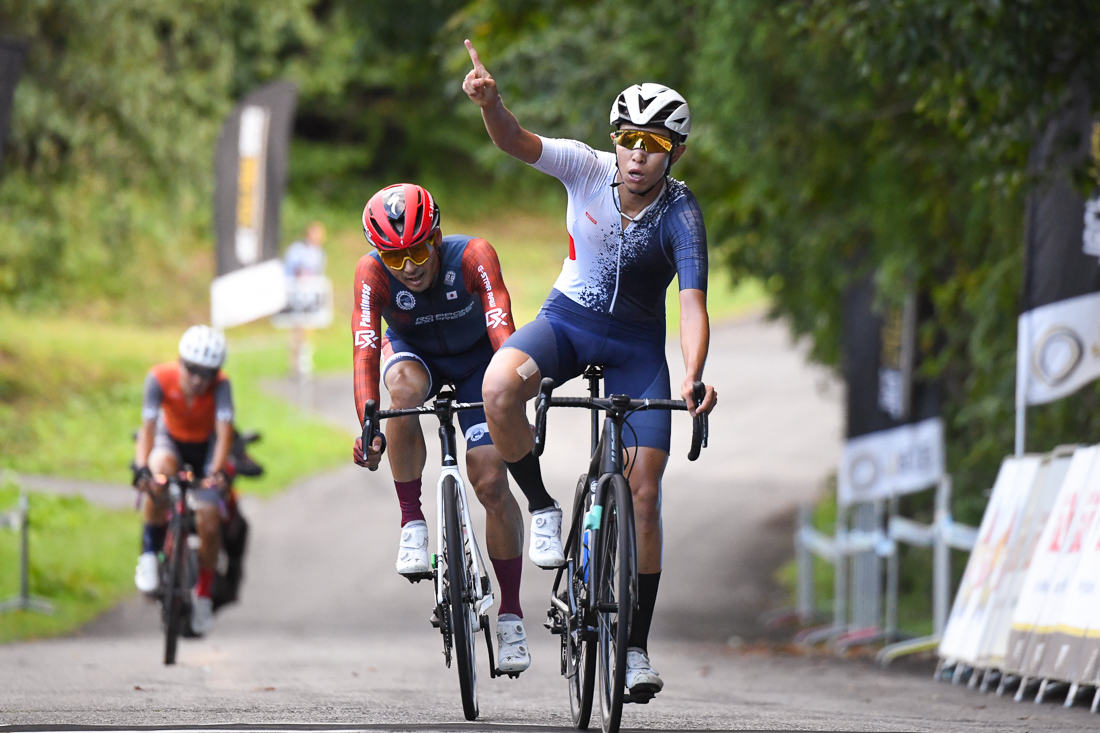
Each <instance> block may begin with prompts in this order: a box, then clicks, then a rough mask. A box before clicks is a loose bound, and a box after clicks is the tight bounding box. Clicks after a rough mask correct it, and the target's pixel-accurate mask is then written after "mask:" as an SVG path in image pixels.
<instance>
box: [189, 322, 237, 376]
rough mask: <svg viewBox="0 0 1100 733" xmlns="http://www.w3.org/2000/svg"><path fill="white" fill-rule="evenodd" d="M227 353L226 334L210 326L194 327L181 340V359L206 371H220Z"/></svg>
mask: <svg viewBox="0 0 1100 733" xmlns="http://www.w3.org/2000/svg"><path fill="white" fill-rule="evenodd" d="M225 353H226V343H225V334H223V333H222V332H221V331H219V330H217V329H215V328H211V327H210V326H192V327H191V328H189V329H187V331H186V332H184V334H183V338H181V339H180V358H182V359H183V360H184V361H186V362H188V363H190V364H195V365H197V366H201V367H205V368H206V369H220V368H221V365H222V364H224V363H225Z"/></svg>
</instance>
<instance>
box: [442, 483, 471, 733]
mask: <svg viewBox="0 0 1100 733" xmlns="http://www.w3.org/2000/svg"><path fill="white" fill-rule="evenodd" d="M443 511H444V514H443V518H444V520H445V521H444V525H443V534H444V544H445V548H444V551H445V552H446V554H447V585H448V589H447V590H448V599H447V600H448V601H449V603H450V611H451V613H450V616H451V632H452V633H453V634H454V651H455V660H456V661H457V662H458V687H459V690H460V691H461V693H462V712H463V714H464V715H465V716H466V720H476V719H477V713H478V710H477V668H476V666H475V662H476V659H475V655H474V629H475V628H476V627H475V623H478V620H477V619H476V618H475V613H474V609H473V603H472V599H473V597H474V591H473V589H472V582H473V581H472V576H471V574H470V563H469V560H468V557H467V553H466V543H465V542H464V541H463V535H462V528H463V526H464V525H463V524H462V517H461V511H460V509H459V504H458V483H457V482H456V481H455V479H454V477H452V476H447V477H445V478H444V479H443ZM467 599H470V600H469V601H468V600H467Z"/></svg>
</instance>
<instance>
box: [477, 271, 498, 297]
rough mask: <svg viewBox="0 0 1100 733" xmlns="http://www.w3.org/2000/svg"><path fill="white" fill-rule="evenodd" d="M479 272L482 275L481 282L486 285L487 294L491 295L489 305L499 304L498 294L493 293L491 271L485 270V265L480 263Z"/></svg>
mask: <svg viewBox="0 0 1100 733" xmlns="http://www.w3.org/2000/svg"><path fill="white" fill-rule="evenodd" d="M477 273H478V274H479V275H481V282H482V284H483V285H484V286H485V294H486V295H488V296H489V306H490V307H492V306H495V305H496V304H497V299H496V296H495V295H493V281H492V280H490V279H489V273H487V272H485V266H484V265H478V266H477Z"/></svg>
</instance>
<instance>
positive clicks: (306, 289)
mask: <svg viewBox="0 0 1100 733" xmlns="http://www.w3.org/2000/svg"><path fill="white" fill-rule="evenodd" d="M271 323H272V324H273V325H274V326H275V327H276V328H328V327H329V326H330V325H331V324H332V280H330V279H329V278H327V277H325V276H324V275H298V276H297V277H291V278H289V279H288V280H287V303H286V308H284V309H283V310H281V311H279V312H278V313H276V314H275V315H274V316H272V317H271Z"/></svg>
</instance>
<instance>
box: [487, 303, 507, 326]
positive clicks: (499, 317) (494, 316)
mask: <svg viewBox="0 0 1100 733" xmlns="http://www.w3.org/2000/svg"><path fill="white" fill-rule="evenodd" d="M507 325H508V314H507V313H505V312H504V309H503V308H493V309H492V310H489V311H485V326H486V328H498V327H500V326H507Z"/></svg>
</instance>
